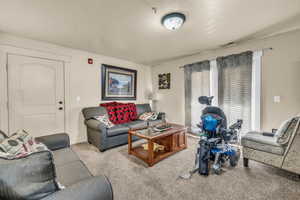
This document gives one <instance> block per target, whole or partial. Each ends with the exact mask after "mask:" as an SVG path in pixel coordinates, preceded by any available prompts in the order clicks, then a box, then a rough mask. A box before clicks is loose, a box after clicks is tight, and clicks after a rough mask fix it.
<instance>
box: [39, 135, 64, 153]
mask: <svg viewBox="0 0 300 200" xmlns="http://www.w3.org/2000/svg"><path fill="white" fill-rule="evenodd" d="M35 139H36V141H38V142H41V143H43V144H45V145H46V146H47V147H48V149H50V150H51V151H55V150H58V149H63V148H68V147H70V138H69V135H68V134H66V133H59V134H54V135H47V136H42V137H37V138H35Z"/></svg>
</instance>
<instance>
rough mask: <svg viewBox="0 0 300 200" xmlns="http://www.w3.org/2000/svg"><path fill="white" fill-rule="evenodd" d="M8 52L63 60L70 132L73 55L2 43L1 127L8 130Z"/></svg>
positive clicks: (68, 129)
mask: <svg viewBox="0 0 300 200" xmlns="http://www.w3.org/2000/svg"><path fill="white" fill-rule="evenodd" d="M8 54H13V55H20V56H28V57H33V58H40V59H48V60H53V61H61V62H63V67H64V89H65V91H64V100H65V110H64V112H65V128H64V129H65V132H70V125H69V124H70V123H69V119H70V114H69V113H70V98H69V96H70V95H69V94H70V66H71V56H65V55H55V54H51V53H45V52H39V51H38V50H32V49H22V48H18V47H13V46H6V45H1V44H0V129H1V130H3V131H4V132H6V133H7V132H8V108H7V103H8V96H7V95H8V91H7V89H8V82H7V70H6V66H7V63H8Z"/></svg>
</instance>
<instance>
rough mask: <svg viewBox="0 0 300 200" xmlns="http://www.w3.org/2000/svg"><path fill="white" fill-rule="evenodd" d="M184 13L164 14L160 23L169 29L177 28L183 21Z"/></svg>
mask: <svg viewBox="0 0 300 200" xmlns="http://www.w3.org/2000/svg"><path fill="white" fill-rule="evenodd" d="M185 19H186V18H185V15H184V14H182V13H178V12H174V13H170V14H167V15H165V16H164V17H163V18H162V19H161V23H162V25H163V26H164V27H166V28H167V29H169V30H172V31H174V30H177V29H179V28H180V27H181V26H182V25H183V23H184V22H185Z"/></svg>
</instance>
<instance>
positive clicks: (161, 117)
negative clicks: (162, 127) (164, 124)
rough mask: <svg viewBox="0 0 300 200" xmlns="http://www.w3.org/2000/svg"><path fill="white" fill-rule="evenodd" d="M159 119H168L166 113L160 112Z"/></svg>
mask: <svg viewBox="0 0 300 200" xmlns="http://www.w3.org/2000/svg"><path fill="white" fill-rule="evenodd" d="M157 119H160V120H166V113H164V112H160V113H159V114H158V116H157Z"/></svg>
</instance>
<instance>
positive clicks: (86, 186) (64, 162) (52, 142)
mask: <svg viewBox="0 0 300 200" xmlns="http://www.w3.org/2000/svg"><path fill="white" fill-rule="evenodd" d="M36 139H37V140H38V141H40V142H42V143H44V144H45V145H46V146H47V147H48V148H49V149H50V150H51V151H52V155H53V158H52V156H51V154H50V156H49V152H38V153H34V154H32V155H30V156H28V157H27V158H22V159H16V160H5V159H0V168H2V170H1V171H0V176H1V177H0V179H1V181H0V195H1V196H10V197H11V198H8V199H36V198H37V196H40V197H42V198H41V199H42V200H68V199H70V200H71V199H72V200H83V199H84V200H113V191H112V187H111V184H110V182H109V180H108V179H107V178H106V177H105V176H97V177H93V176H92V174H91V173H90V171H89V170H88V169H87V167H86V166H85V165H84V163H83V162H82V161H81V160H80V159H79V157H78V156H77V155H76V154H75V153H74V152H73V151H72V149H71V148H70V141H69V136H68V135H67V134H55V135H51V136H45V137H40V138H36ZM52 159H54V166H55V171H56V177H57V181H58V182H59V183H60V184H62V185H63V186H65V187H66V188H65V189H63V190H59V191H57V192H54V193H50V194H48V193H47V188H49V184H48V183H49V182H50V181H51V180H50V179H49V180H48V178H47V175H45V174H41V175H40V176H41V177H44V178H43V180H44V181H47V180H48V181H49V182H46V183H44V182H43V183H44V189H42V188H40V185H41V184H43V183H39V182H36V181H37V180H36V179H34V178H32V177H31V175H33V174H36V173H39V172H36V170H37V169H39V168H41V169H42V168H43V167H45V165H47V163H48V162H52V161H51V160H52ZM34 163H36V164H34ZM30 166H35V167H34V168H31V167H30ZM17 168H20V170H23V173H21V174H15V176H16V177H13V176H11V174H9V172H14V171H20V170H18V169H17ZM46 168H47V169H48V167H46ZM38 171H39V170H38ZM45 173H46V174H49V173H48V172H45ZM8 177H9V179H16V180H19V181H18V182H17V184H16V185H15V186H14V187H13V186H10V187H7V185H8V183H4V182H5V181H4V180H7V178H8ZM2 181H4V182H2ZM20 188H22V189H20ZM32 190H34V191H35V190H39V191H41V193H38V194H37V193H34V194H33V195H34V197H33V196H28V195H27V194H28V193H29V191H32ZM3 194H6V195H3ZM24 196H26V197H24ZM45 196H46V197H45Z"/></svg>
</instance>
